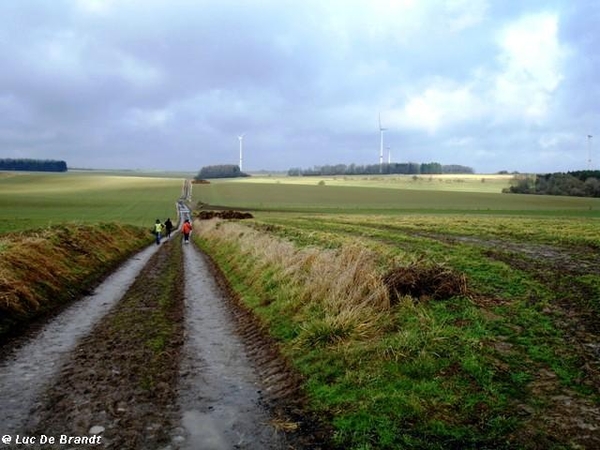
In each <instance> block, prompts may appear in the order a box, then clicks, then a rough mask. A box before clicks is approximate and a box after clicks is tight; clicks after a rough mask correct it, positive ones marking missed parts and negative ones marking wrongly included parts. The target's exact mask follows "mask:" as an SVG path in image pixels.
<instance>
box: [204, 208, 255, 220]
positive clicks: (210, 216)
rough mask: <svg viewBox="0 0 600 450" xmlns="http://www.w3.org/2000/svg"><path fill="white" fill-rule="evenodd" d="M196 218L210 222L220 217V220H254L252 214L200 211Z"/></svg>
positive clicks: (231, 211)
mask: <svg viewBox="0 0 600 450" xmlns="http://www.w3.org/2000/svg"><path fill="white" fill-rule="evenodd" d="M196 217H197V218H198V219H200V220H209V219H214V218H215V217H218V218H219V219H252V218H253V217H254V216H253V215H252V214H250V213H246V212H240V211H233V210H230V211H200V212H199V213H198V214H197V215H196Z"/></svg>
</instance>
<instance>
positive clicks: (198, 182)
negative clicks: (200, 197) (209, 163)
mask: <svg viewBox="0 0 600 450" xmlns="http://www.w3.org/2000/svg"><path fill="white" fill-rule="evenodd" d="M192 184H210V181H208V180H196V179H194V180H192Z"/></svg>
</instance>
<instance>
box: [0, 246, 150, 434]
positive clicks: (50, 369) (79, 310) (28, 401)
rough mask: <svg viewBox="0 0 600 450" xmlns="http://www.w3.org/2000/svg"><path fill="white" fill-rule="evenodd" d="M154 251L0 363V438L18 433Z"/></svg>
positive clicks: (144, 252) (134, 260) (137, 259)
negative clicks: (67, 360)
mask: <svg viewBox="0 0 600 450" xmlns="http://www.w3.org/2000/svg"><path fill="white" fill-rule="evenodd" d="M157 248H158V247H157V246H155V245H153V246H149V247H148V248H146V249H145V250H142V251H141V252H139V253H138V254H137V255H135V256H134V257H132V258H130V259H129V260H128V261H127V262H126V263H125V264H124V265H123V266H121V267H120V268H119V269H118V270H117V271H116V272H114V273H113V274H112V275H110V276H109V277H108V278H106V280H105V281H104V282H103V283H102V284H100V285H99V286H98V287H97V288H96V289H95V290H94V293H93V294H92V295H89V296H87V297H84V298H83V299H81V300H80V301H77V302H75V303H73V304H72V305H71V306H70V307H69V308H67V309H66V310H65V311H64V312H63V313H61V314H60V315H58V316H57V317H55V318H54V319H52V320H50V321H49V322H48V323H47V324H46V325H45V326H44V327H43V328H42V329H41V330H40V332H39V333H38V334H36V335H35V336H33V337H32V338H31V339H29V340H27V341H26V342H24V343H23V344H22V345H19V346H17V347H16V348H15V349H13V351H12V352H10V353H9V354H8V355H7V356H6V357H5V358H4V359H3V360H2V361H0V424H1V425H0V427H1V430H0V431H1V433H0V434H1V435H5V434H16V433H18V432H20V431H21V430H20V428H21V427H22V426H24V424H25V423H26V420H27V418H28V415H29V411H30V409H31V408H32V406H33V405H34V402H35V400H36V398H37V395H38V394H39V393H40V392H41V390H42V388H43V387H44V386H45V385H46V383H48V382H49V380H50V379H51V377H52V376H53V375H55V373H56V372H57V371H58V370H59V368H60V367H61V365H62V360H63V357H64V356H66V355H67V354H68V353H69V352H70V351H71V350H72V349H73V348H74V347H75V345H76V343H77V340H78V339H79V338H81V337H83V336H84V335H86V334H87V333H88V332H89V331H90V330H91V329H92V327H93V326H94V324H95V323H96V322H97V321H98V320H100V319H101V318H102V317H103V316H104V315H105V314H106V313H107V312H108V311H109V310H110V309H111V307H112V306H113V305H114V304H115V303H116V302H117V301H118V300H119V299H121V297H122V296H123V295H124V294H125V292H126V291H127V289H128V288H129V286H131V284H132V283H133V281H134V280H135V278H136V276H137V275H138V273H139V272H140V270H141V269H142V268H143V267H144V266H145V265H146V263H147V262H148V260H149V259H150V257H151V256H152V255H153V254H154V252H155V251H156V250H157Z"/></svg>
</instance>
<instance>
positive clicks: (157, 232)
mask: <svg viewBox="0 0 600 450" xmlns="http://www.w3.org/2000/svg"><path fill="white" fill-rule="evenodd" d="M163 228H164V225H163V224H162V223H160V220H159V219H156V223H155V224H154V230H153V232H154V236H155V237H156V245H159V244H160V238H161V237H162V232H163Z"/></svg>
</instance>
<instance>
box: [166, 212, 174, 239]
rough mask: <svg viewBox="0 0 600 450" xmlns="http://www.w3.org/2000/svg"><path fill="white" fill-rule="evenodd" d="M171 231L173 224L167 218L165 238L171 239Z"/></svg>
mask: <svg viewBox="0 0 600 450" xmlns="http://www.w3.org/2000/svg"><path fill="white" fill-rule="evenodd" d="M171 231H173V222H171V218H170V217H169V218H167V221H166V222H165V234H166V236H167V239H170V238H171Z"/></svg>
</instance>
